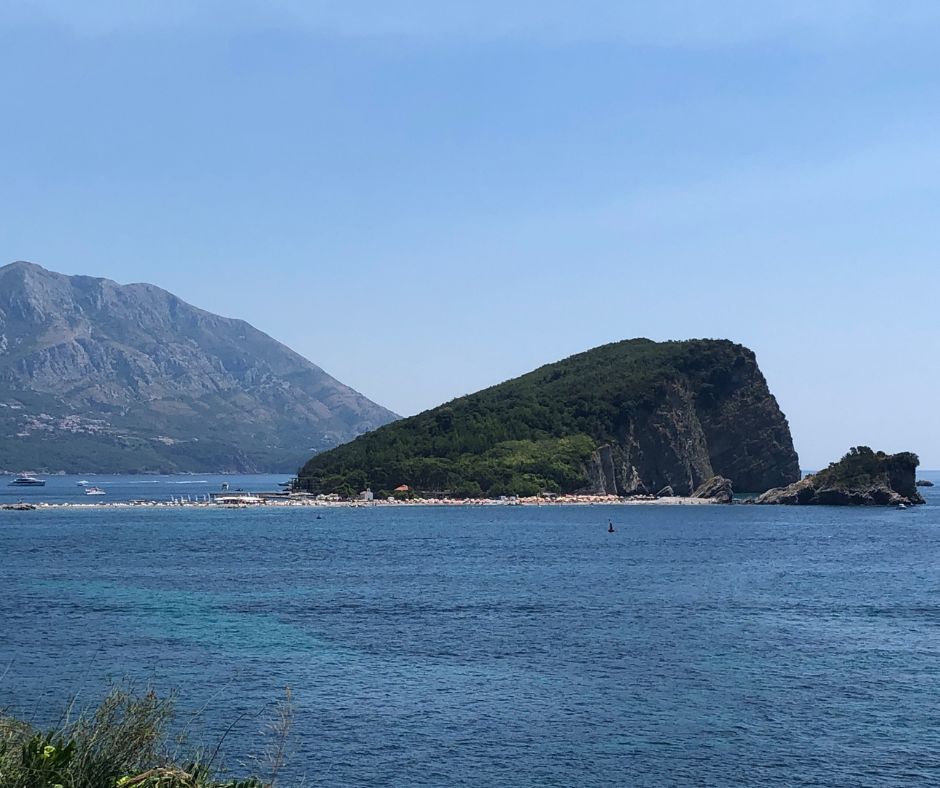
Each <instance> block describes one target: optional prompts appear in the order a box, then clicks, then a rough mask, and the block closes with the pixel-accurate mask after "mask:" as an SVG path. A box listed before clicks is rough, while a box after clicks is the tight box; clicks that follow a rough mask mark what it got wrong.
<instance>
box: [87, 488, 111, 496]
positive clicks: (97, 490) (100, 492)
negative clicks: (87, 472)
mask: <svg viewBox="0 0 940 788" xmlns="http://www.w3.org/2000/svg"><path fill="white" fill-rule="evenodd" d="M85 495H107V493H106V492H105V491H104V490H102V489H101V488H100V487H86V488H85Z"/></svg>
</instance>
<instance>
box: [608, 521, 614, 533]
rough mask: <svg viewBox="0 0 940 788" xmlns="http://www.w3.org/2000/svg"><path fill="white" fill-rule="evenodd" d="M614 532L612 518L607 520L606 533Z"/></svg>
mask: <svg viewBox="0 0 940 788" xmlns="http://www.w3.org/2000/svg"><path fill="white" fill-rule="evenodd" d="M613 532H614V523H613V521H612V520H608V521H607V533H609V534H612V533H613Z"/></svg>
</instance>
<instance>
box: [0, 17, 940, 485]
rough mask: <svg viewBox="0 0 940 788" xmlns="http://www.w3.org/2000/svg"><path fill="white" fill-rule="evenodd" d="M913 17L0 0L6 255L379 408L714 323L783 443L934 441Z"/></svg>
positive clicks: (929, 184) (934, 92)
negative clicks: (226, 334)
mask: <svg viewBox="0 0 940 788" xmlns="http://www.w3.org/2000/svg"><path fill="white" fill-rule="evenodd" d="M654 5H655V9H652V7H653V6H654ZM938 40H940V3H936V2H933V1H932V0H931V1H930V2H916V0H913V1H910V2H903V0H898V2H890V3H889V2H886V1H882V2H865V1H864V0H851V1H850V0H845V1H842V2H840V1H839V0H829V1H828V2H825V3H820V2H818V0H814V1H813V2H799V0H786V2H774V1H773V0H763V1H762V2H759V3H757V2H753V0H746V1H745V0H738V1H736V2H728V1H727V0H726V1H725V2H721V3H702V2H696V1H694V0H690V1H689V2H662V1H660V2H657V3H655V4H653V3H643V4H640V3H627V2H623V1H622V0H621V1H620V2H617V1H615V0H607V1H604V2H601V1H600V0H596V1H594V2H592V1H591V0H581V1H580V2H570V1H569V2H557V1H555V0H515V1H514V0H499V2H497V1H496V0H466V2H465V1H464V0H451V1H450V2H449V1H448V0H401V1H396V0H372V1H371V2H369V1H368V0H358V1H357V0H334V1H332V2H330V1H328V0H319V1H315V0H226V2H221V1H219V2H211V1H210V2H192V0H153V1H152V2H144V1H140V2H134V0H99V1H98V2H95V1H94V0H88V2H82V3H78V2H75V1H74V0H29V1H28V2H27V1H26V0H23V2H15V0H13V1H11V0H0V100H2V104H0V111H2V115H3V122H2V124H0V260H2V261H3V262H7V261H12V260H15V259H27V260H32V261H34V262H37V263H40V264H42V265H45V266H46V267H47V268H51V269H53V270H57V271H61V272H64V273H85V274H92V275H99V276H107V277H111V278H113V279H116V280H118V281H120V282H133V281H146V282H152V283H154V284H157V285H160V286H162V287H165V288H167V289H168V290H171V291H173V292H174V293H176V294H178V295H180V296H181V297H183V298H185V299H186V300H187V301H189V302H191V303H193V304H195V305H197V306H200V307H202V308H204V309H208V310H211V311H214V312H219V313H221V314H225V315H229V316H233V317H241V318H244V319H246V320H248V321H250V322H251V323H253V324H255V325H256V326H258V327H259V328H261V329H262V330H264V331H266V332H268V333H269V334H271V335H272V336H274V337H275V338H277V339H279V340H281V341H282V342H284V343H286V344H288V345H289V346H291V347H293V348H294V349H295V350H297V351H299V352H300V353H302V354H303V355H305V356H307V357H308V358H310V359H311V360H312V361H314V362H316V363H317V364H319V365H320V366H322V367H323V368H324V369H326V370H327V371H328V372H330V373H331V374H333V375H335V376H336V377H338V378H339V379H340V380H342V381H343V382H346V383H348V384H350V385H352V386H354V387H355V388H357V389H359V390H360V391H362V392H363V393H365V394H366V395H368V396H369V397H371V398H373V399H375V400H376V401H378V402H380V403H381V404H383V405H386V406H388V407H390V408H392V409H393V410H396V411H398V412H399V413H402V414H411V413H415V412H417V411H420V410H423V409H425V408H427V407H431V406H433V405H436V404H438V403H440V402H441V401H443V400H446V399H449V398H451V397H453V396H456V395H460V394H464V393H468V392H471V391H474V390H476V389H479V388H481V387H483V386H486V385H489V384H492V383H496V382H498V381H501V380H503V379H506V378H508V377H512V376H515V375H517V374H520V373H523V372H525V371H528V370H529V369H531V368H533V367H535V366H537V365H539V364H541V363H544V362H548V361H553V360H557V359H559V358H561V357H563V356H566V355H570V354H571V353H574V352H578V351H581V350H585V349H587V348H590V347H593V346H595V345H599V344H602V343H605V342H610V341H614V340H618V339H624V338H628V337H636V336H647V337H650V338H653V339H670V338H688V337H728V338H731V339H735V340H737V341H739V342H742V343H744V344H747V345H748V346H750V347H751V348H753V349H754V350H755V351H756V352H757V355H758V359H759V361H760V363H761V366H762V368H763V370H764V372H765V374H766V376H767V378H768V380H769V382H770V385H771V388H772V390H773V391H774V392H775V394H776V395H777V397H778V399H779V401H780V404H781V406H782V407H783V409H784V411H785V413H786V414H787V416H788V417H789V419H790V424H791V426H792V429H793V435H794V439H795V441H796V446H797V450H798V451H799V452H800V458H801V462H802V465H803V466H804V467H816V466H819V465H822V464H825V463H826V462H828V461H829V460H831V459H835V458H837V457H838V456H839V455H841V454H842V453H843V452H844V451H845V450H846V449H847V448H848V447H849V446H850V445H854V444H858V443H865V444H869V445H871V446H873V447H876V448H884V449H886V450H889V451H894V450H901V449H911V450H914V451H917V452H919V453H920V455H921V458H922V460H923V463H924V465H925V466H927V467H934V468H937V467H940V428H938V426H937V425H938V423H940V422H938V419H937V417H936V414H935V410H936V409H937V407H938V404H940V403H938V396H937V394H938V385H940V372H938V369H937V365H936V364H935V363H934V361H933V359H934V357H935V355H936V348H935V343H936V339H937V332H936V330H935V328H934V326H935V319H934V318H935V314H936V307H935V304H936V302H937V298H938V296H940V267H938V265H937V250H938V249H940V244H938V241H940V217H938V209H940V124H938V121H940V49H938V47H937V41H938Z"/></svg>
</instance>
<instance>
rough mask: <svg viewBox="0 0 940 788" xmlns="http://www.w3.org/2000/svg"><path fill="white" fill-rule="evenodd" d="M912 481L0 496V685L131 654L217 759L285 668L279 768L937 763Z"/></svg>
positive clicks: (747, 779)
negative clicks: (350, 502) (838, 502)
mask: <svg viewBox="0 0 940 788" xmlns="http://www.w3.org/2000/svg"><path fill="white" fill-rule="evenodd" d="M934 478H937V477H936V476H934ZM938 480H940V479H938ZM934 489H938V488H934ZM928 494H930V495H931V503H930V504H929V505H928V506H925V507H919V508H917V509H916V510H909V511H903V512H902V511H897V510H871V509H869V510H847V509H818V508H817V509H811V508H806V509H796V508H764V507H760V508H758V507H751V506H730V507H692V506H688V507H661V506H631V507H568V508H556V507H543V508H529V507H487V508H466V509H464V508H461V509H443V510H442V509H434V508H375V509H343V510H340V509H337V510H329V511H326V512H322V513H321V514H322V517H323V519H320V520H317V519H316V515H317V513H318V512H317V511H316V510H313V509H303V510H296V509H290V510H288V509H283V510H279V509H259V510H236V511H206V510H190V509H168V510H139V509H134V510H89V511H75V510H53V511H34V512H0V558H2V560H0V583H2V588H3V595H2V601H0V633H2V636H0V675H2V679H0V706H6V707H8V708H10V709H12V710H14V711H16V712H18V713H21V714H25V715H27V716H30V717H32V718H34V719H36V720H38V721H41V722H42V721H49V720H53V719H54V718H55V716H56V715H57V713H58V712H60V711H61V709H62V706H63V704H64V702H65V700H66V699H67V698H68V697H69V696H71V695H73V694H78V695H79V698H80V699H88V700H93V699H94V698H95V697H97V696H98V695H100V693H101V692H102V691H103V687H104V685H105V682H106V680H107V678H108V677H120V676H124V675H132V676H136V677H139V678H141V679H143V680H150V681H153V682H154V683H155V684H156V685H157V686H158V687H159V688H163V689H170V688H176V689H178V690H179V692H180V695H181V698H182V704H183V708H184V711H192V710H196V709H204V711H203V712H202V716H201V717H200V723H199V726H200V728H202V729H204V730H206V731H207V733H206V738H207V742H208V743H210V744H213V745H214V742H215V741H216V740H217V738H218V737H219V736H221V733H222V731H223V730H224V729H225V728H226V727H227V726H228V725H229V724H231V723H233V722H234V723H235V725H234V727H233V730H232V732H231V734H229V736H228V738H227V739H226V741H225V750H226V752H227V753H228V762H229V763H232V764H235V763H237V762H238V761H239V760H241V759H243V758H245V757H247V756H249V755H251V754H252V752H251V751H252V749H254V750H257V747H256V743H257V741H258V736H257V732H258V730H259V729H260V728H262V727H263V725H264V720H265V719H266V717H267V715H268V714H269V712H270V704H272V703H273V702H275V701H277V700H278V699H279V698H280V697H281V695H282V694H283V688H284V687H285V686H286V685H289V686H290V687H291V689H292V692H293V695H294V700H295V707H296V721H295V726H294V741H293V744H294V754H293V757H292V760H291V762H290V764H289V765H290V769H291V771H290V772H289V774H288V779H287V781H286V783H285V784H288V785H293V784H298V783H299V782H300V781H301V780H302V779H303V778H304V777H306V779H307V780H308V781H309V782H311V783H315V784H327V785H375V786H378V785H496V784H498V785H559V786H561V785H650V786H653V785H781V786H782V785H819V786H841V785H871V786H885V785H888V786H891V785H911V784H931V783H937V782H938V781H940V699H938V696H937V693H936V691H935V689H936V687H937V682H938V679H940V574H938V570H937V567H938V566H940V517H938V516H937V512H938V511H940V508H938V504H940V496H938V495H934V494H933V491H932V490H929V491H928ZM608 518H610V519H613V520H614V522H615V524H616V525H617V526H618V530H617V532H616V533H615V534H612V535H609V534H607V533H606V525H607V520H608ZM240 715H245V716H244V717H241V718H240Z"/></svg>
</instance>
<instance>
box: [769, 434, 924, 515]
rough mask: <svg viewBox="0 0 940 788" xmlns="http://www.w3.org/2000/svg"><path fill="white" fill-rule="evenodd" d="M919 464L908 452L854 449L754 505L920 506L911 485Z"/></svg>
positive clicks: (862, 447) (914, 487)
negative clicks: (894, 452)
mask: <svg viewBox="0 0 940 788" xmlns="http://www.w3.org/2000/svg"><path fill="white" fill-rule="evenodd" d="M919 464H920V461H919V460H918V458H917V455H916V454H913V453H912V452H900V453H898V454H886V453H885V452H883V451H873V450H872V449H870V448H869V447H868V446H856V447H855V448H853V449H850V450H849V452H848V453H847V454H846V455H845V456H844V457H843V458H842V459H841V460H839V461H838V462H834V463H832V464H830V465H829V467H828V468H826V469H824V470H822V471H819V472H818V473H813V474H810V475H809V476H807V477H806V478H805V479H801V480H800V481H798V482H795V483H793V484H790V485H788V486H786V487H778V488H776V489H773V490H768V491H767V492H765V493H763V494H762V495H760V496H758V497H757V499H756V500H755V501H754V502H755V503H758V504H784V505H815V506H820V505H824V506H899V505H902V504H903V505H905V506H909V505H912V504H921V503H924V499H923V497H922V496H921V494H920V493H919V492H918V491H917V482H916V481H915V479H916V472H917V466H918V465H919ZM922 486H925V485H922Z"/></svg>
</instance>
